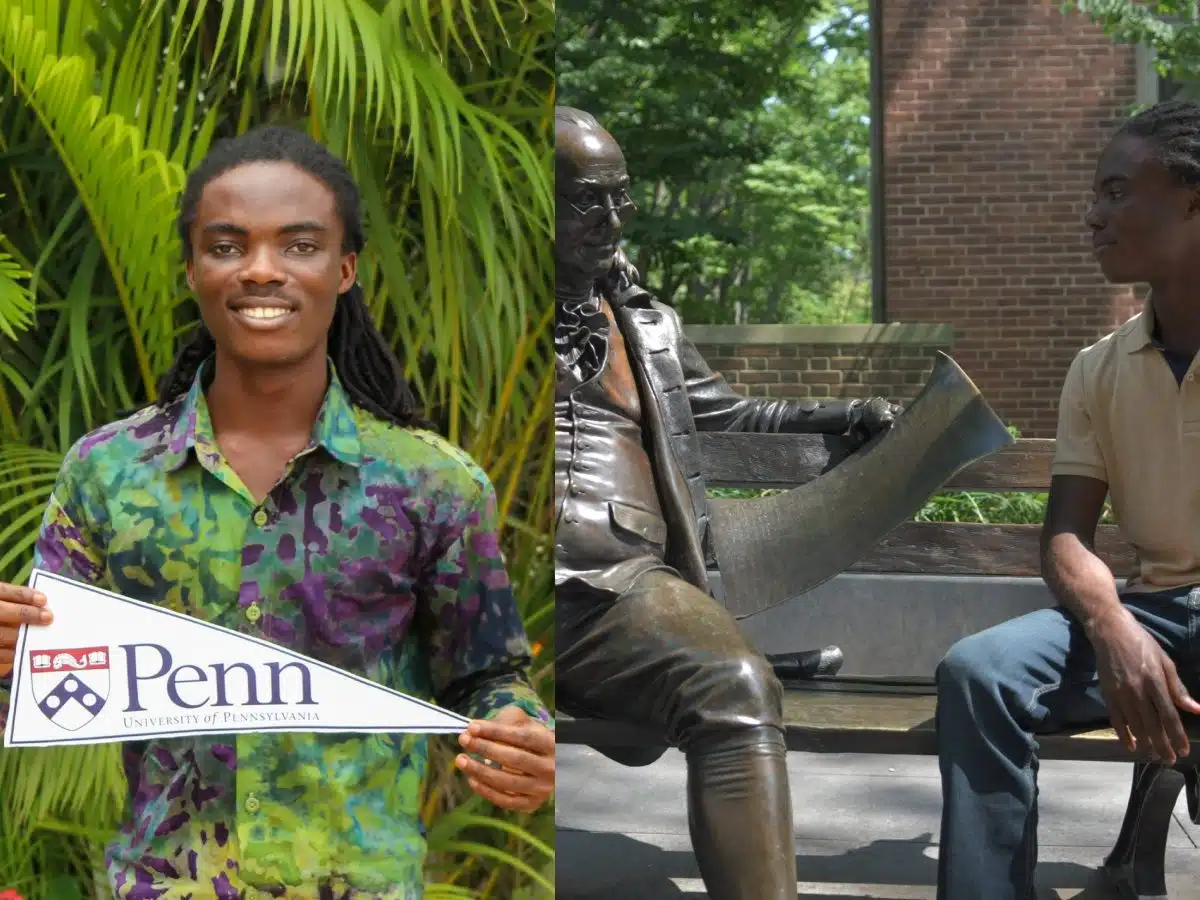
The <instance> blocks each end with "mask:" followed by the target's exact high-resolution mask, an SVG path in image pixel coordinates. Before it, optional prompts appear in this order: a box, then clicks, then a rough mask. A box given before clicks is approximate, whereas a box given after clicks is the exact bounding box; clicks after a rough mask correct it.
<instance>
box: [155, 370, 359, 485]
mask: <svg viewBox="0 0 1200 900" xmlns="http://www.w3.org/2000/svg"><path fill="white" fill-rule="evenodd" d="M212 362H213V358H212V357H211V356H210V357H209V358H208V359H206V360H205V361H204V362H203V363H201V364H200V368H199V369H198V370H197V372H196V377H195V378H194V379H193V380H192V386H191V388H190V389H189V390H188V392H187V394H186V395H185V396H184V398H183V399H182V401H178V402H177V404H176V406H175V407H174V411H173V413H169V414H172V415H173V416H174V420H175V421H174V423H173V424H172V425H171V426H170V428H169V432H168V437H167V449H166V452H165V453H163V455H162V457H161V458H162V460H163V463H164V465H166V467H167V470H168V471H171V472H174V471H176V470H178V469H179V468H180V467H181V466H182V465H183V464H184V463H185V462H186V461H187V459H188V451H190V450H195V451H196V456H197V458H204V457H207V458H208V459H209V460H210V461H212V462H214V463H215V462H216V461H217V460H218V459H219V458H220V455H221V452H220V449H219V448H218V447H217V440H216V436H215V435H214V434H213V427H212V419H211V418H210V416H209V411H208V401H207V400H206V399H205V396H204V387H205V381H206V380H207V374H208V370H209V369H210V367H211V366H212ZM328 365H329V387H328V388H327V389H326V391H325V400H324V401H323V402H322V404H321V409H320V412H318V413H317V420H316V422H315V423H314V424H313V430H312V437H311V438H310V439H309V442H308V447H309V449H312V448H314V447H323V448H324V449H325V450H326V451H327V452H328V453H329V454H330V455H331V456H332V457H333V458H334V459H336V460H338V461H339V462H342V463H345V464H346V465H349V466H358V465H360V464H361V463H362V444H361V442H360V440H359V431H358V420H357V418H356V416H355V414H354V408H353V406H352V405H351V403H350V397H349V395H348V394H347V393H346V389H345V387H343V386H342V382H341V379H340V378H338V374H337V371H336V370H335V369H334V367H333V363H332V361H330V362H329V364H328Z"/></svg>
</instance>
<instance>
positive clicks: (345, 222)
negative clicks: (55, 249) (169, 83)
mask: <svg viewBox="0 0 1200 900" xmlns="http://www.w3.org/2000/svg"><path fill="white" fill-rule="evenodd" d="M256 162H287V163H291V164H292V165H294V166H296V167H297V168H300V169H303V170H304V171H305V172H308V173H309V174H310V175H312V176H313V177H315V178H318V179H320V180H321V181H323V182H324V183H325V184H326V185H328V187H329V189H330V190H331V191H332V192H333V196H334V199H335V201H336V203H337V211H338V215H339V216H340V217H341V220H342V230H343V233H344V235H345V237H344V239H343V242H342V252H344V253H358V252H359V251H361V250H362V248H363V246H364V244H365V243H366V236H365V234H364V232H363V223H362V202H361V199H360V197H359V192H358V185H357V184H355V183H354V178H353V176H351V174H350V170H349V169H348V168H347V167H346V164H345V163H344V162H342V160H340V159H338V158H337V157H336V156H334V155H333V154H332V153H330V152H329V150H328V149H326V148H325V147H324V146H322V145H321V144H320V143H318V142H317V141H316V140H314V139H313V138H311V137H309V136H308V135H307V134H305V133H304V132H302V131H297V130H295V129H292V128H284V127H280V126H276V125H268V126H263V127H260V128H255V129H253V130H252V131H248V132H246V133H245V134H242V135H239V136H237V137H234V138H229V139H226V140H223V141H221V142H219V143H217V144H215V145H214V146H213V148H212V150H211V151H209V153H208V155H207V156H205V157H204V159H203V160H202V161H201V163H200V165H198V166H197V167H196V168H195V169H194V170H193V171H192V172H191V174H190V175H188V179H187V184H186V185H185V187H184V190H183V198H182V200H181V202H180V211H179V217H178V219H177V222H176V224H177V226H178V229H179V236H180V238H181V239H182V242H183V257H184V261H185V262H191V261H192V243H191V228H192V224H193V223H194V222H195V220H196V206H197V205H198V204H199V202H200V195H201V194H202V193H203V192H204V188H205V187H206V186H207V185H208V183H209V182H210V181H212V180H213V179H214V178H216V177H218V176H219V175H222V174H224V173H225V172H227V171H229V170H230V169H233V168H236V167H238V166H241V165H246V164H248V163H256ZM328 343H329V356H330V358H331V359H332V360H333V366H334V369H335V370H336V372H337V374H338V378H339V379H340V380H341V382H342V385H343V387H344V388H345V389H346V393H347V394H348V395H349V397H350V400H351V402H352V403H353V404H354V405H355V406H359V407H361V408H362V409H365V410H366V411H367V412H369V413H371V414H372V415H375V416H377V417H379V418H381V419H384V420H386V421H388V422H392V423H394V424H396V425H400V426H423V425H424V424H425V423H424V422H423V421H422V420H421V419H419V418H418V415H417V410H416V400H415V398H414V397H413V394H412V391H411V389H410V388H409V386H408V383H407V382H406V381H405V379H404V376H403V373H402V369H401V366H400V362H399V360H397V359H396V357H395V355H394V354H393V353H392V351H391V348H390V347H389V346H388V344H387V341H386V340H384V337H383V335H382V334H380V332H379V329H378V328H376V327H375V323H374V321H373V320H372V318H371V312H370V310H369V309H368V308H367V304H366V299H365V297H364V296H363V290H362V288H361V287H360V286H359V285H358V284H355V285H354V286H353V287H351V288H350V290H348V291H346V292H345V293H344V294H339V295H338V298H337V305H336V308H335V309H334V313H333V322H332V324H331V325H330V327H329V338H328ZM215 351H216V342H215V341H214V340H213V336H212V334H211V333H210V332H209V330H208V328H207V327H205V325H204V323H203V322H201V323H200V325H199V326H198V327H197V328H196V331H195V333H194V334H193V335H192V338H191V340H190V341H189V342H188V343H187V344H186V345H185V346H184V347H183V349H182V350H180V352H179V355H178V356H177V357H176V358H175V363H174V365H172V367H171V371H169V372H168V373H167V374H166V376H165V377H164V378H163V379H162V381H161V382H160V384H159V389H158V405H159V406H166V405H168V404H169V403H172V402H173V401H175V400H176V399H178V398H179V397H181V396H183V395H184V394H186V393H187V392H188V390H190V389H191V386H192V382H193V381H194V380H195V378H196V372H197V371H199V369H200V365H201V364H202V363H203V362H204V361H205V360H206V359H208V358H209V357H210V356H211V355H212V354H213V353H214V352H215Z"/></svg>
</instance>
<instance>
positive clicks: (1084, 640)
mask: <svg viewBox="0 0 1200 900" xmlns="http://www.w3.org/2000/svg"><path fill="white" fill-rule="evenodd" d="M1093 184H1094V187H1093V191H1094V198H1093V201H1092V204H1091V207H1090V209H1089V210H1088V213H1087V220H1086V222H1087V227H1088V228H1089V229H1090V230H1091V233H1092V246H1093V247H1094V249H1095V253H1096V258H1097V261H1098V262H1099V264H1100V268H1101V270H1102V271H1103V273H1104V276H1105V277H1106V278H1107V279H1108V280H1109V281H1110V282H1111V283H1113V284H1136V283H1147V284H1149V286H1150V294H1149V296H1148V297H1147V299H1146V303H1145V307H1144V308H1143V310H1142V311H1141V312H1140V313H1138V314H1137V315H1135V316H1134V317H1133V318H1131V319H1130V320H1129V321H1127V322H1126V323H1125V324H1124V325H1122V326H1121V327H1120V328H1118V329H1117V330H1116V331H1114V332H1113V333H1112V334H1110V335H1108V336H1107V337H1105V338H1103V339H1101V340H1100V341H1099V342H1097V343H1095V344H1093V345H1092V346H1090V347H1087V348H1086V349H1084V350H1081V351H1080V352H1079V353H1078V355H1076V357H1075V359H1074V361H1073V362H1072V364H1071V366H1070V369H1069V371H1068V372H1067V377H1066V382H1065V384H1064V385H1063V390H1062V400H1061V404H1060V407H1059V420H1058V441H1057V446H1056V454H1055V459H1054V463H1053V470H1052V481H1051V487H1050V500H1049V508H1048V509H1047V511H1046V521H1045V524H1044V526H1043V531H1042V573H1043V576H1044V577H1045V579H1046V583H1047V584H1048V585H1049V587H1050V590H1051V591H1052V592H1053V594H1054V597H1055V599H1056V600H1057V601H1058V604H1059V605H1058V606H1056V607H1055V608H1052V609H1044V610H1040V611H1038V612H1034V613H1031V614H1029V615H1026V616H1022V617H1020V618H1018V619H1015V620H1013V621H1011V622H1007V623H1005V624H1002V625H999V626H996V627H994V628H991V629H988V630H986V631H983V632H981V633H979V634H975V635H972V636H971V637H968V638H965V639H963V640H962V641H960V642H959V643H958V644H956V645H955V646H954V647H953V648H952V649H951V650H950V652H949V654H948V655H947V656H946V658H945V660H944V661H943V662H942V663H941V666H940V667H939V669H938V672H937V683H938V710H937V731H938V744H939V752H940V756H941V773H942V789H943V798H944V803H945V805H944V809H943V815H942V839H941V851H940V853H939V863H938V869H939V874H938V885H939V887H938V897H939V898H940V900H1028V898H1030V897H1032V896H1033V892H1034V887H1033V884H1034V882H1033V871H1034V865H1035V863H1036V860H1037V783H1036V773H1037V755H1036V754H1037V742H1036V739H1035V735H1036V734H1037V733H1039V732H1041V731H1045V730H1057V729H1063V728H1067V727H1071V726H1076V725H1079V726H1083V725H1090V724H1093V723H1102V722H1104V721H1105V720H1108V721H1111V723H1112V726H1113V728H1114V729H1115V730H1116V732H1117V734H1118V735H1119V736H1120V738H1121V739H1122V741H1123V742H1124V743H1125V745H1126V747H1128V749H1129V750H1130V751H1135V750H1136V751H1138V752H1139V753H1141V754H1142V755H1143V756H1144V758H1146V759H1149V760H1158V761H1162V762H1166V763H1173V762H1175V761H1176V760H1177V759H1179V758H1182V757H1185V756H1186V755H1187V754H1188V753H1189V752H1190V749H1191V748H1190V745H1189V741H1188V735H1187V731H1186V730H1185V727H1184V723H1183V720H1182V717H1181V715H1180V711H1183V712H1186V713H1191V714H1200V704H1198V703H1197V702H1196V701H1195V700H1194V699H1192V693H1190V692H1195V691H1197V689H1198V687H1200V644H1198V643H1197V640H1196V634H1197V631H1198V630H1200V384H1198V383H1197V369H1198V365H1197V362H1196V356H1197V351H1200V295H1198V293H1197V285H1200V105H1197V104H1195V103H1182V102H1171V103H1162V104H1159V105H1157V106H1155V107H1152V108H1151V109H1149V110H1147V111H1146V112H1144V113H1142V114H1140V115H1138V116H1135V117H1133V118H1131V119H1130V120H1129V121H1127V122H1126V123H1125V124H1124V126H1123V127H1122V128H1121V129H1120V130H1119V131H1118V132H1117V134H1116V135H1115V136H1114V138H1113V139H1112V141H1111V142H1110V143H1109V145H1108V146H1107V148H1106V149H1105V150H1104V152H1103V153H1102V154H1101V156H1100V159H1099V164H1098V166H1097V168H1096V172H1095V179H1094V182H1093ZM1106 496H1107V497H1111V499H1112V508H1113V512H1114V514H1115V517H1116V519H1117V521H1118V523H1119V524H1120V526H1121V530H1122V532H1123V533H1124V534H1125V536H1126V537H1127V538H1128V540H1129V542H1130V543H1131V544H1132V545H1133V547H1134V548H1135V549H1136V550H1137V555H1138V558H1139V561H1140V562H1139V568H1138V571H1137V572H1136V573H1134V574H1133V575H1132V577H1130V578H1129V579H1128V580H1127V581H1126V583H1125V585H1124V586H1123V587H1122V588H1120V589H1118V587H1117V585H1116V583H1115V580H1114V577H1113V573H1112V572H1111V571H1109V569H1108V567H1107V566H1106V565H1105V564H1104V563H1103V562H1102V561H1101V560H1100V558H1099V557H1097V555H1096V552H1095V543H1094V541H1095V535H1096V525H1097V523H1098V522H1099V520H1100V514H1101V511H1102V509H1103V506H1104V501H1105V497H1106Z"/></svg>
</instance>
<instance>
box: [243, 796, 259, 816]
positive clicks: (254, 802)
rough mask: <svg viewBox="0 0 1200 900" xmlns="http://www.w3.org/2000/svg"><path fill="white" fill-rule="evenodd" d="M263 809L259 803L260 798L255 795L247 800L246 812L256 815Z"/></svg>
mask: <svg viewBox="0 0 1200 900" xmlns="http://www.w3.org/2000/svg"><path fill="white" fill-rule="evenodd" d="M261 808H262V804H261V803H259V802H258V798H257V797H255V796H254V795H253V794H251V795H250V796H248V797H247V798H246V812H248V813H256V812H258V811H259V810H260V809H261Z"/></svg>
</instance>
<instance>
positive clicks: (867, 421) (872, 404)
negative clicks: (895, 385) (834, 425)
mask: <svg viewBox="0 0 1200 900" xmlns="http://www.w3.org/2000/svg"><path fill="white" fill-rule="evenodd" d="M903 412H904V407H903V406H901V405H900V404H899V403H890V402H888V401H887V400H885V399H883V398H882V397H872V398H871V399H870V400H853V401H851V403H850V427H849V428H848V429H847V431H848V433H849V434H850V436H851V437H852V438H854V439H855V441H856V442H857V443H859V444H865V443H866V442H867V441H869V440H870V439H871V438H873V437H875V435H877V434H879V433H880V432H882V431H887V430H888V429H889V428H891V427H892V426H893V425H894V424H896V417H897V416H899V415H901V414H902V413H903Z"/></svg>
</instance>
